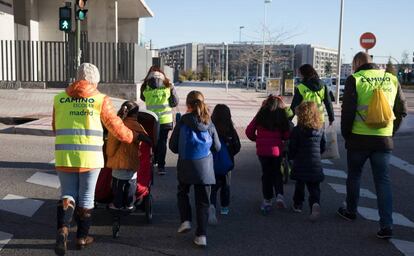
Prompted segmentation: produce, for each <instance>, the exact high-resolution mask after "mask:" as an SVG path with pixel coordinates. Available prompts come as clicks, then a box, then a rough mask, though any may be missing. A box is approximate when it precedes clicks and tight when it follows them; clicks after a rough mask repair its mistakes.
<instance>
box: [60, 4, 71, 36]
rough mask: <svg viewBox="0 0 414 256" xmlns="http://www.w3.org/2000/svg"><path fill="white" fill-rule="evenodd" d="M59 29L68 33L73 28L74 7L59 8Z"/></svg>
mask: <svg viewBox="0 0 414 256" xmlns="http://www.w3.org/2000/svg"><path fill="white" fill-rule="evenodd" d="M59 30H61V31H64V32H66V33H67V32H70V31H71V30H72V9H71V8H70V7H67V6H65V7H60V8H59Z"/></svg>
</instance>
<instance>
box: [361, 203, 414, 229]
mask: <svg viewBox="0 0 414 256" xmlns="http://www.w3.org/2000/svg"><path fill="white" fill-rule="evenodd" d="M358 212H359V214H361V216H362V217H364V218H365V219H368V220H373V221H379V215H378V210H377V209H373V208H366V207H358ZM392 218H393V220H394V225H400V226H405V227H409V228H414V223H413V222H412V221H411V220H409V219H408V218H407V217H405V216H404V215H402V214H400V213H397V212H393V213H392Z"/></svg>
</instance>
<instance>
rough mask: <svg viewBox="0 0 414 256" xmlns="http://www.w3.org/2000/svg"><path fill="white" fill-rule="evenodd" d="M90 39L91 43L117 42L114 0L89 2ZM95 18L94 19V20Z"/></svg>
mask: <svg viewBox="0 0 414 256" xmlns="http://www.w3.org/2000/svg"><path fill="white" fill-rule="evenodd" d="M87 4H88V16H89V18H88V39H89V41H90V42H116V32H117V31H116V23H117V22H116V8H115V1H114V0H99V1H88V3H87ZM92 17H93V18H92Z"/></svg>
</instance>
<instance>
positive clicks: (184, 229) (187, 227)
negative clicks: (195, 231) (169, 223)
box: [177, 220, 191, 233]
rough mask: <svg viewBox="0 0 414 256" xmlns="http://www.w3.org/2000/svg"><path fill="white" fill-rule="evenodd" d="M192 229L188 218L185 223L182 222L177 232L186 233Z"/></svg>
mask: <svg viewBox="0 0 414 256" xmlns="http://www.w3.org/2000/svg"><path fill="white" fill-rule="evenodd" d="M190 230H191V222H189V221H188V220H186V221H184V222H183V223H181V225H180V227H179V228H178V230H177V232H178V233H185V232H188V231H190Z"/></svg>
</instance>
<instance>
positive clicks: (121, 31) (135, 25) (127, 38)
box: [118, 19, 139, 44]
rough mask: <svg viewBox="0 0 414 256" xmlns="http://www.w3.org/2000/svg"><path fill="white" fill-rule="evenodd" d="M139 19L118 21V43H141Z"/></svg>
mask: <svg viewBox="0 0 414 256" xmlns="http://www.w3.org/2000/svg"><path fill="white" fill-rule="evenodd" d="M138 31H139V22H138V19H118V41H119V42H122V43H136V44H138V43H139V41H138V39H139V34H138Z"/></svg>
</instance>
